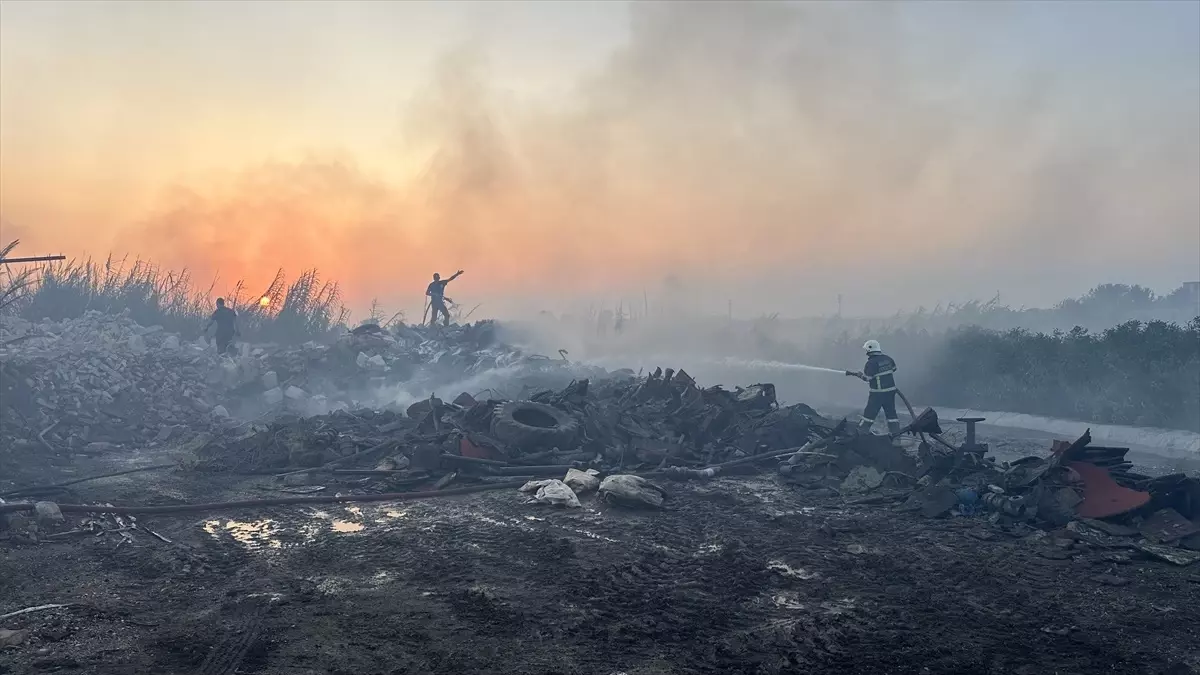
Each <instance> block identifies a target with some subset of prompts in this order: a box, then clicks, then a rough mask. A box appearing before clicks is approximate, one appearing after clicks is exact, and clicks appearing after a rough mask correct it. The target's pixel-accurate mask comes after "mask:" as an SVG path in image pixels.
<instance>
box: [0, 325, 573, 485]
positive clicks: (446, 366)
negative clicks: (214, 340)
mask: <svg viewBox="0 0 1200 675" xmlns="http://www.w3.org/2000/svg"><path fill="white" fill-rule="evenodd" d="M360 356H363V357H365V359H366V360H367V361H368V362H369V364H370V365H371V367H370V368H369V369H366V370H364V369H362V368H360V367H359V366H358V365H357V363H358V361H359V357H360ZM524 363H533V364H535V365H537V366H544V365H547V364H550V365H556V364H558V363H560V362H557V361H550V360H548V359H545V357H534V356H530V355H526V354H524V353H522V352H521V351H520V350H517V349H514V348H511V347H507V346H503V345H499V344H497V343H496V340H495V328H494V326H493V325H492V324H491V323H490V322H480V323H477V324H472V325H467V326H455V327H451V328H450V329H445V330H443V329H430V328H421V327H407V326H399V327H398V328H396V329H395V330H392V331H384V330H382V329H378V327H374V330H361V329H356V330H355V331H351V332H349V333H346V334H344V335H342V336H341V337H340V338H339V339H338V340H337V341H336V342H333V343H331V344H315V343H308V344H305V345H300V346H293V347H281V346H277V345H248V344H242V345H240V350H239V353H238V354H237V355H236V356H233V357H222V356H219V355H218V354H217V353H216V350H215V348H214V347H213V346H212V345H211V344H210V343H209V342H208V341H207V340H205V339H204V338H203V337H197V336H186V335H184V336H181V335H172V334H169V333H166V332H165V331H163V330H162V329H161V328H160V327H157V326H151V327H145V326H140V325H138V324H136V323H135V322H134V321H132V320H131V319H130V318H129V317H128V315H127V314H119V315H108V314H103V313H101V312H98V311H89V312H87V313H86V314H84V315H83V316H81V317H79V318H76V319H69V320H64V321H59V322H50V321H47V322H40V323H33V322H29V321H25V320H22V319H18V318H11V317H5V318H4V319H3V321H0V420H2V421H3V424H2V425H0V444H3V445H4V446H5V447H7V448H9V454H10V456H16V455H19V454H21V453H44V452H47V451H50V452H55V453H60V452H61V453H97V452H104V451H108V450H112V449H120V448H131V447H154V446H155V445H158V444H161V443H164V442H167V441H168V440H173V439H174V438H175V437H177V435H178V433H179V431H180V430H183V429H186V430H188V431H189V432H191V433H198V432H219V431H221V430H223V429H227V428H230V427H234V426H236V425H238V424H240V423H241V421H242V420H247V419H264V418H267V419H269V418H271V417H272V416H274V415H277V414H284V413H295V414H305V415H307V414H321V413H326V412H330V411H332V410H339V409H342V410H344V409H351V408H358V407H362V406H363V405H377V404H378V402H379V399H380V397H381V396H382V394H381V392H387V391H388V387H391V386H395V385H398V384H401V383H403V384H405V385H407V386H412V387H417V388H418V389H419V388H421V387H422V386H424V383H430V384H436V383H439V382H445V381H448V380H454V379H462V378H465V377H470V376H471V375H472V374H476V373H481V372H485V371H487V370H489V369H494V368H497V367H512V366H518V365H520V364H524ZM543 369H544V368H543ZM534 370H536V368H535V369H534ZM567 379H568V380H569V378H567ZM564 381H565V380H564ZM3 461H4V458H3V457H0V463H3Z"/></svg>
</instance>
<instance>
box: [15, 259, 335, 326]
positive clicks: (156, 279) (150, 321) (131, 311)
mask: <svg viewBox="0 0 1200 675" xmlns="http://www.w3.org/2000/svg"><path fill="white" fill-rule="evenodd" d="M16 244H17V242H13V243H11V244H9V245H8V246H7V247H5V248H4V249H0V257H2V255H3V254H7V253H8V252H10V251H12V250H13V249H14V248H15V247H16ZM3 274H4V276H2V277H0V312H4V313H7V314H10V315H17V316H20V317H22V318H25V319H28V320H31V321H38V320H42V319H49V320H52V321H60V320H63V319H69V318H74V317H78V316H81V315H83V313H84V312H87V311H89V310H97V311H100V312H104V313H108V314H116V313H121V312H127V313H128V315H129V317H130V318H131V319H133V320H134V321H136V322H138V323H139V324H141V325H143V326H162V327H163V328H164V329H166V330H168V331H170V332H174V333H179V334H180V335H182V336H185V337H188V338H190V337H193V336H198V335H199V334H200V332H201V331H202V330H203V328H204V326H205V323H206V322H207V320H208V317H209V316H210V315H211V313H212V311H213V309H214V308H215V302H216V297H217V295H216V284H215V282H214V283H211V284H209V285H208V286H207V287H199V286H197V285H196V284H195V283H194V280H193V278H192V276H191V274H190V273H189V272H188V271H187V270H186V269H185V270H181V271H170V270H164V269H162V268H160V267H158V266H156V265H154V264H152V263H149V262H147V261H144V260H140V259H134V260H132V261H131V260H130V259H128V258H121V259H116V258H113V257H111V256H110V257H108V258H106V259H105V260H103V261H97V260H94V259H92V258H84V259H74V260H69V261H61V262H54V263H49V264H45V265H42V266H40V267H36V268H26V269H25V270H23V271H21V272H16V273H14V272H12V271H7V270H6V271H4V273H3ZM223 297H224V298H225V302H226V304H227V305H228V306H230V307H232V308H233V309H234V310H236V311H237V313H238V323H239V328H240V330H241V333H242V337H243V338H244V339H247V340H252V341H256V342H278V343H283V344H290V343H300V342H306V341H310V340H320V339H323V338H325V337H327V336H328V335H329V334H330V333H331V332H332V331H333V330H334V329H335V328H336V327H338V326H340V325H343V324H345V322H346V319H347V318H348V315H349V313H348V311H347V310H346V308H345V307H344V306H343V305H342V302H341V293H340V291H339V288H338V285H337V283H335V282H331V281H323V280H322V279H321V277H320V275H319V274H318V272H317V271H316V270H305V271H304V272H302V273H301V274H300V275H299V276H298V277H296V278H295V279H294V280H292V281H290V282H289V281H288V279H287V277H286V276H285V274H284V271H283V270H282V269H280V270H279V271H278V272H277V273H276V274H275V278H274V279H273V280H272V281H271V283H270V284H269V285H268V286H267V287H266V288H265V289H264V290H263V291H262V292H260V293H252V292H250V291H249V290H248V289H247V287H246V285H245V283H243V282H241V281H239V282H237V283H236V284H234V285H233V287H232V288H230V289H228V291H227V292H225V293H224V295H223ZM264 299H265V300H264Z"/></svg>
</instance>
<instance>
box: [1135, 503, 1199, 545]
mask: <svg viewBox="0 0 1200 675" xmlns="http://www.w3.org/2000/svg"><path fill="white" fill-rule="evenodd" d="M1138 531H1139V532H1141V533H1142V536H1143V537H1145V538H1146V539H1148V540H1149V541H1150V542H1151V543H1155V544H1165V543H1170V542H1173V541H1178V540H1180V539H1183V538H1185V537H1190V536H1192V535H1193V534H1196V533H1200V526H1197V525H1196V524H1195V523H1193V522H1192V521H1190V520H1188V519H1187V518H1184V517H1183V516H1182V515H1180V514H1179V512H1178V511H1176V510H1175V509H1160V510H1158V511H1156V512H1154V513H1153V514H1152V515H1151V516H1150V517H1149V518H1147V519H1146V520H1144V521H1142V524H1141V525H1140V526H1139V527H1138Z"/></svg>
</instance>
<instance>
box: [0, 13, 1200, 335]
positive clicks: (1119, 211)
mask: <svg viewBox="0 0 1200 675" xmlns="http://www.w3.org/2000/svg"><path fill="white" fill-rule="evenodd" d="M1181 4H1182V3H1181ZM1035 10H1036V8H1034V7H1033V6H1021V5H1015V6H1000V5H982V6H981V5H957V4H948V3H913V4H876V3H845V4H837V3H799V4H784V3H720V2H705V3H653V4H651V3H637V4H634V5H632V6H631V7H630V10H629V13H630V21H629V36H628V41H627V43H626V44H624V45H623V46H622V47H621V48H619V49H618V50H617V51H616V52H615V53H613V54H612V55H611V58H609V59H608V60H607V62H606V63H605V64H604V65H603V66H602V67H600V68H598V69H595V70H593V71H591V72H588V73H586V74H585V75H583V76H581V77H580V78H579V80H578V81H577V82H576V83H575V84H574V85H573V86H572V87H571V88H570V90H569V91H568V92H566V93H565V94H564V95H562V96H558V97H549V98H548V99H545V100H534V99H530V98H522V97H520V96H517V95H515V94H511V93H510V92H506V91H504V90H503V88H502V86H501V85H500V84H498V79H497V78H496V77H495V72H494V70H493V66H494V64H493V62H492V61H491V60H490V59H489V49H490V47H489V39H488V35H487V33H486V31H484V32H483V33H482V35H481V36H480V37H479V38H478V39H475V40H473V41H472V43H471V46H470V47H464V48H462V49H459V50H457V51H455V52H454V53H451V54H448V55H446V56H445V57H444V58H443V59H441V60H440V61H439V62H438V64H437V66H436V67H435V68H434V69H433V70H432V71H431V72H430V73H429V75H428V78H427V82H426V84H425V86H423V87H421V88H419V89H418V90H417V92H416V94H415V95H414V96H412V97H411V98H408V97H406V96H404V95H402V94H400V93H397V95H396V97H397V99H402V98H403V99H404V103H403V105H402V106H401V114H400V116H399V119H398V121H397V125H398V129H399V130H400V137H401V138H402V139H403V143H402V146H403V147H402V148H401V149H399V150H398V151H397V153H396V161H397V165H398V166H399V165H404V166H410V165H412V166H417V167H420V170H419V171H416V172H413V173H412V174H411V175H409V176H408V177H407V178H405V179H397V178H396V177H395V175H396V173H397V172H396V171H391V170H383V169H381V168H380V167H378V166H375V165H373V164H372V163H371V162H369V161H363V160H362V159H361V158H358V157H355V156H354V155H353V154H352V153H350V152H348V151H343V150H339V149H338V143H337V139H336V134H335V133H331V134H330V138H329V142H328V144H327V145H326V146H325V147H324V148H322V147H315V148H313V150H312V152H311V153H310V154H309V155H308V156H307V157H306V158H303V159H300V160H291V159H287V158H286V155H282V157H284V158H282V159H278V160H271V161H263V162H261V163H258V164H253V165H249V166H240V167H239V166H238V165H231V166H229V167H228V172H227V173H226V174H224V175H222V176H214V177H211V178H210V179H199V178H197V179H194V180H192V179H189V180H186V181H184V182H181V183H180V182H176V183H175V184H174V185H173V186H172V187H170V188H169V189H167V190H165V191H164V192H163V193H161V194H160V196H159V197H158V198H157V199H156V200H155V205H154V206H153V207H152V208H150V209H149V210H148V211H147V214H146V215H145V217H143V218H140V219H139V220H138V222H137V223H136V224H135V225H134V226H132V227H129V228H127V229H126V230H125V231H124V232H123V234H122V235H121V236H119V237H117V246H118V248H121V249H125V250H129V251H133V252H135V253H137V254H141V255H143V256H146V257H149V258H151V259H153V260H155V261H156V262H159V263H160V264H163V265H166V266H172V267H178V266H187V267H189V268H191V269H192V270H193V271H194V273H196V274H197V276H198V277H199V278H204V276H205V275H213V274H218V273H219V274H220V276H221V279H222V280H224V282H225V283H229V284H231V283H232V281H233V280H235V279H239V278H246V279H248V280H250V281H252V282H253V281H255V280H259V279H261V280H263V281H264V282H265V281H266V280H267V279H268V278H269V276H270V275H271V274H273V272H274V270H275V268H276V267H277V266H278V265H280V264H282V265H284V266H286V267H289V268H291V269H293V270H294V271H295V270H298V269H299V268H302V267H310V266H316V267H318V268H319V269H321V271H322V272H323V273H324V274H325V275H326V276H327V277H329V278H333V279H337V280H338V281H340V282H342V286H343V288H344V289H345V290H346V293H347V296H346V297H347V300H348V301H349V302H350V303H351V305H352V306H354V307H356V308H362V307H365V305H366V304H367V303H368V302H369V300H370V299H371V298H374V297H378V298H379V299H381V300H382V301H383V302H384V303H385V304H387V305H392V306H397V307H407V308H408V309H409V310H410V315H411V313H412V312H415V311H418V310H417V308H419V305H418V302H419V300H420V298H421V294H422V289H423V287H424V284H425V283H426V282H427V280H428V277H429V275H430V273H431V272H433V271H435V270H436V271H441V272H443V273H448V272H452V271H454V270H455V269H458V268H463V269H467V270H468V272H469V273H468V275H467V276H465V277H463V278H462V279H461V280H459V281H456V282H455V285H454V286H453V287H452V288H454V289H455V290H454V292H452V293H451V295H452V297H458V296H462V297H470V298H471V299H472V303H471V304H472V305H473V304H475V303H477V302H483V303H485V308H486V310H485V311H486V313H489V314H493V315H495V314H506V313H512V312H514V311H517V310H534V309H547V308H549V309H562V308H564V307H568V306H579V305H582V304H585V302H584V301H590V302H599V301H604V302H610V303H612V302H615V301H616V299H617V298H618V297H620V296H621V295H622V294H634V295H635V297H636V296H637V295H640V294H641V291H642V290H643V289H646V288H647V287H649V288H650V291H651V292H654V290H655V286H656V285H657V284H659V282H660V281H661V280H662V279H663V278H664V277H665V276H667V275H668V274H674V275H676V276H677V277H678V278H680V279H682V280H683V281H684V282H685V283H684V284H683V287H684V288H686V292H687V297H686V298H682V299H679V302H685V301H686V302H687V303H690V304H692V305H696V306H698V307H700V308H701V309H704V310H707V311H717V312H723V311H724V309H725V305H726V302H727V301H728V300H729V299H733V300H734V301H735V304H736V306H737V308H738V311H739V312H740V313H743V315H754V314H757V313H766V312H775V311H778V312H781V313H783V314H785V315H796V314H804V313H811V312H817V311H826V310H828V309H829V308H831V307H832V305H833V302H834V300H833V299H834V297H835V294H837V293H843V294H845V295H846V297H847V299H848V306H847V311H855V312H884V313H890V312H891V311H892V310H894V309H895V308H898V307H912V306H915V305H917V304H929V305H932V304H935V303H936V302H937V301H939V300H947V299H960V300H961V299H965V298H971V297H990V296H991V295H992V294H993V293H994V292H995V290H996V289H997V288H1001V289H1003V290H1004V292H1005V293H1006V294H1009V295H1010V296H1015V297H1021V298H1035V299H1041V298H1043V297H1044V299H1045V301H1052V300H1055V299H1058V298H1061V297H1065V296H1068V295H1072V294H1075V293H1078V292H1080V291H1082V290H1084V289H1086V288H1088V287H1089V286H1090V285H1093V284H1094V283H1098V282H1100V281H1108V280H1111V279H1110V278H1101V277H1104V276H1108V277H1111V273H1109V272H1107V271H1106V269H1105V268H1106V267H1107V266H1109V265H1110V264H1113V263H1120V265H1121V268H1120V269H1122V270H1124V271H1125V273H1126V274H1128V275H1135V274H1140V275H1142V277H1143V278H1142V279H1138V280H1139V281H1144V282H1149V283H1155V281H1156V279H1157V276H1161V277H1163V283H1167V278H1168V277H1169V278H1170V279H1169V281H1170V282H1171V283H1175V282H1176V277H1178V276H1179V273H1180V272H1179V270H1181V269H1183V270H1185V271H1186V270H1188V269H1191V268H1194V266H1195V262H1194V260H1192V259H1191V258H1194V256H1191V254H1189V253H1187V252H1188V251H1191V252H1192V253H1194V251H1195V250H1196V249H1197V247H1198V246H1200V239H1198V237H1200V234H1198V232H1197V228H1195V227H1194V224H1195V223H1196V222H1197V220H1198V219H1200V205H1197V203H1196V199H1195V194H1194V193H1195V191H1194V186H1195V185H1196V184H1197V182H1200V150H1198V146H1197V138H1198V137H1200V131H1198V130H1197V128H1196V120H1197V119H1200V115H1198V114H1197V113H1198V111H1197V108H1198V106H1197V99H1198V98H1200V94H1197V89H1198V88H1197V80H1200V76H1197V74H1196V68H1191V69H1187V68H1184V69H1183V70H1182V71H1179V72H1183V73H1184V74H1185V76H1186V77H1184V78H1183V79H1181V80H1177V81H1176V84H1175V85H1173V86H1157V87H1156V86H1154V84H1153V78H1149V79H1144V80H1138V81H1137V82H1134V83H1132V84H1130V82H1131V81H1132V80H1137V78H1136V77H1135V78H1132V80H1130V79H1127V76H1128V75H1129V74H1130V73H1133V74H1135V75H1136V74H1137V72H1138V71H1137V68H1138V63H1141V62H1138V61H1136V60H1132V61H1130V62H1129V63H1125V64H1124V66H1123V67H1124V71H1123V74H1121V75H1120V76H1118V73H1116V72H1114V70H1113V69H1111V68H1109V67H1108V66H1109V65H1112V64H1113V63H1114V62H1115V60H1117V59H1121V58H1126V57H1128V56H1129V55H1130V54H1131V53H1132V50H1135V49H1141V47H1143V46H1144V38H1145V37H1146V35H1145V34H1144V33H1145V32H1146V30H1149V29H1146V28H1144V27H1139V26H1140V24H1138V22H1137V21H1133V22H1131V26H1130V28H1129V31H1128V33H1127V35H1126V38H1125V39H1124V40H1123V41H1122V40H1117V41H1115V42H1114V41H1112V40H1111V39H1108V38H1106V40H1108V41H1107V42H1105V44H1104V50H1103V51H1101V50H1099V46H1100V43H1099V42H1097V40H1100V39H1101V38H1098V37H1097V38H1089V37H1088V35H1089V32H1088V31H1089V30H1091V29H1092V28H1095V27H1096V25H1098V24H1103V23H1105V22H1108V23H1111V22H1112V21H1114V20H1117V19H1119V18H1120V17H1119V16H1118V15H1119V14H1120V12H1122V11H1125V12H1128V11H1130V10H1128V9H1125V10H1122V9H1121V8H1119V7H1117V8H1114V7H1110V6H1107V5H1104V4H1099V5H1096V4H1079V3H1072V4H1071V5H1070V6H1069V7H1064V8H1056V9H1053V10H1051V9H1042V10H1036V11H1035ZM1144 11H1150V10H1144ZM1166 11H1168V10H1167V9H1164V8H1163V7H1162V6H1155V8H1154V9H1153V12H1158V13H1160V14H1161V13H1164V12H1166ZM1172 11H1177V12H1180V13H1181V14H1180V16H1179V17H1177V19H1187V18H1188V17H1189V16H1191V15H1187V16H1184V15H1186V14H1187V13H1188V12H1192V13H1193V14H1194V13H1195V11H1196V10H1195V7H1194V6H1189V5H1184V6H1183V7H1178V6H1177V7H1176V9H1175V10H1172ZM1031 12H1033V13H1034V14H1037V13H1038V12H1041V13H1042V14H1049V15H1051V16H1050V17H1049V18H1048V19H1045V17H1043V19H1045V21H1044V22H1043V23H1042V24H1039V25H1040V26H1042V27H1043V29H1044V31H1045V35H1041V36H1037V37H1038V39H1042V40H1059V41H1061V42H1062V44H1061V45H1060V46H1059V52H1058V53H1059V55H1060V57H1061V58H1060V59H1059V60H1058V61H1053V60H1044V59H1046V58H1049V57H1048V56H1047V54H1052V53H1054V52H1053V51H1052V50H1051V51H1047V50H1040V51H1038V50H1030V51H1029V52H1028V53H1029V55H1028V56H1020V57H1014V58H1004V55H1003V53H1002V52H1003V50H1002V49H1000V47H1002V46H1003V45H1004V44H1010V43H1012V41H1014V40H1016V41H1018V42H1019V41H1020V39H1021V38H1022V36H1025V37H1028V38H1029V39H1033V37H1031V36H1030V35H1029V34H1028V33H1027V31H1028V29H1029V27H1030V25H1031V24H1030V22H1031V14H1030V13H1031ZM1151 13H1152V12H1151ZM1138 16H1140V15H1138ZM1114 17H1116V19H1114ZM1135 18H1136V17H1135ZM1160 23H1161V21H1160ZM1175 23H1177V24H1179V25H1180V26H1182V27H1181V28H1179V30H1180V31H1183V33H1184V34H1183V36H1182V37H1179V36H1173V37H1172V38H1171V39H1163V40H1160V41H1158V43H1157V44H1156V45H1154V46H1152V47H1150V48H1147V49H1142V50H1141V51H1140V52H1138V53H1139V54H1141V55H1142V56H1143V57H1144V58H1145V59H1154V58H1157V59H1160V60H1165V59H1168V58H1175V57H1179V58H1178V59H1176V60H1175V61H1174V62H1176V63H1186V62H1187V59H1185V58H1183V57H1186V56H1188V55H1189V54H1190V53H1191V52H1189V51H1187V50H1188V49H1193V48H1194V46H1195V41H1194V40H1192V37H1193V36H1191V33H1188V32H1187V31H1192V32H1195V31H1194V29H1192V28H1187V27H1186V26H1187V25H1189V24H1188V22H1187V21H1186V20H1176V21H1175ZM1194 23H1195V22H1192V25H1194ZM1045 26H1049V27H1048V28H1046V27H1045ZM985 29H986V30H985ZM1138 31H1141V33H1139V32H1138ZM1181 50H1182V51H1181ZM1147 54H1148V56H1146V55H1147ZM1139 58H1141V57H1139ZM1194 61H1195V60H1194V59H1193V60H1192V62H1193V63H1194ZM1144 63H1145V64H1146V65H1145V67H1146V68H1150V67H1152V63H1151V62H1150V61H1144ZM301 65H303V64H301ZM1160 84H1161V83H1160ZM263 86H264V87H266V88H269V87H270V83H263ZM229 104H230V105H238V103H237V102H230V103H229ZM179 122H180V127H179V130H178V133H179V134H186V133H187V130H186V124H185V122H186V120H179ZM331 132H332V130H331ZM384 140H385V139H381V143H383V142H384ZM163 178H164V179H165V180H167V182H170V177H169V176H164V177H163ZM6 192H7V191H6ZM13 197H14V195H13V193H9V194H6V198H13ZM6 201H7V199H6ZM1189 226H1191V227H1189ZM25 227H27V226H25ZM1156 275H1157V276H1156ZM1145 277H1155V278H1152V279H1148V278H1145ZM949 279H953V280H954V281H953V284H952V285H950V287H948V284H949V282H948V280H949ZM1131 280H1132V279H1131ZM456 294H457V295H456ZM459 299H461V298H459Z"/></svg>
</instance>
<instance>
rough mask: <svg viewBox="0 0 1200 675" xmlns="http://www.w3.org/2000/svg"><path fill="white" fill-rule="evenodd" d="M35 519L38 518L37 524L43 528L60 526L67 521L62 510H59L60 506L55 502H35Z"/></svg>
mask: <svg viewBox="0 0 1200 675" xmlns="http://www.w3.org/2000/svg"><path fill="white" fill-rule="evenodd" d="M33 512H34V517H35V518H37V523H38V525H39V526H41V527H50V526H53V525H59V524H61V523H63V522H65V521H66V518H65V517H64V516H63V514H62V510H60V509H59V508H58V504H55V503H54V502H45V501H43V502H35V503H34V505H33Z"/></svg>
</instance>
